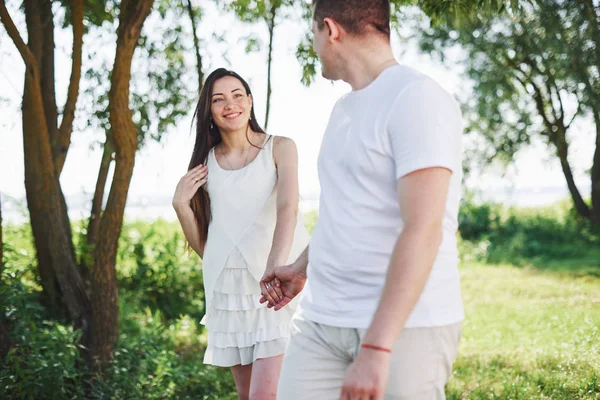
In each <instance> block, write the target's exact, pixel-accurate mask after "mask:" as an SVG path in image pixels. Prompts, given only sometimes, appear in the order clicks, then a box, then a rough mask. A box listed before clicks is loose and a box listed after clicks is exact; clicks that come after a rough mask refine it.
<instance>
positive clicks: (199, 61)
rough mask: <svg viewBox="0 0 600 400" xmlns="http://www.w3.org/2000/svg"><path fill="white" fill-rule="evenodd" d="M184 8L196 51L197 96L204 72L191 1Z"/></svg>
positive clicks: (188, 0)
mask: <svg viewBox="0 0 600 400" xmlns="http://www.w3.org/2000/svg"><path fill="white" fill-rule="evenodd" d="M186 7H187V12H188V15H189V16H190V21H191V22H192V35H193V38H194V50H195V51H196V68H197V70H198V95H200V92H201V91H202V86H203V85H204V72H203V71H202V56H201V55H200V40H199V39H198V32H197V31H196V18H195V17H194V9H193V7H192V0H187V1H186Z"/></svg>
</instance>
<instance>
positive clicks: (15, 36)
mask: <svg viewBox="0 0 600 400" xmlns="http://www.w3.org/2000/svg"><path fill="white" fill-rule="evenodd" d="M0 21H2V24H3V25H4V28H5V29H6V32H7V33H8V36H10V38H11V39H12V41H13V43H14V44H15V46H16V47H17V50H19V53H20V54H21V57H22V58H23V61H24V62H25V65H27V66H32V65H35V66H36V67H37V65H36V64H37V63H36V60H35V57H34V55H33V53H32V52H31V50H29V47H27V44H25V41H24V40H23V38H22V37H21V35H20V34H19V30H18V29H17V27H16V26H15V23H14V22H13V20H12V18H11V16H10V14H9V13H8V10H7V9H6V2H5V0H0Z"/></svg>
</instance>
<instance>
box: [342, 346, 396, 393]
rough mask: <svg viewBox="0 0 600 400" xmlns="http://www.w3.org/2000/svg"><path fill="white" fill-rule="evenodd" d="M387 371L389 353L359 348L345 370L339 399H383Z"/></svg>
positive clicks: (388, 368)
mask: <svg viewBox="0 0 600 400" xmlns="http://www.w3.org/2000/svg"><path fill="white" fill-rule="evenodd" d="M389 372H390V355H389V353H385V352H382V351H378V350H371V349H361V350H360V351H359V352H358V356H356V359H355V360H354V362H353V363H352V364H350V367H349V368H348V370H347V371H346V377H345V379H344V385H343V386H342V394H341V397H340V400H383V396H384V394H385V386H386V385H387V381H388V377H389Z"/></svg>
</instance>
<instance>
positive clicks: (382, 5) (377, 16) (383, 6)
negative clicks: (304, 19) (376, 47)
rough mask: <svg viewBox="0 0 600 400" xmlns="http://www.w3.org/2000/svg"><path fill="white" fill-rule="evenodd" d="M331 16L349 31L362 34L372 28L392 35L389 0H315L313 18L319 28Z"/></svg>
mask: <svg viewBox="0 0 600 400" xmlns="http://www.w3.org/2000/svg"><path fill="white" fill-rule="evenodd" d="M325 18H331V19H333V20H334V21H336V22H337V23H338V24H340V25H341V26H342V27H343V28H344V29H345V30H346V31H347V32H348V33H351V34H354V35H362V34H365V33H367V32H369V31H370V30H373V31H374V32H379V33H381V34H383V35H385V36H386V37H387V38H388V39H389V37H390V2H389V0H313V19H314V20H315V21H316V22H317V26H318V27H319V30H321V29H323V26H324V25H325V23H324V20H325Z"/></svg>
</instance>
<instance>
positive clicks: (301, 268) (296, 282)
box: [260, 246, 309, 311]
mask: <svg viewBox="0 0 600 400" xmlns="http://www.w3.org/2000/svg"><path fill="white" fill-rule="evenodd" d="M308 248H309V246H306V249H304V251H303V252H302V254H300V256H299V257H298V258H297V259H296V261H294V263H293V264H290V265H284V266H281V267H275V269H274V270H273V272H271V274H270V275H268V276H265V277H263V280H264V281H267V282H272V284H274V285H278V287H280V288H281V292H282V293H283V300H280V301H279V302H277V303H269V304H268V305H267V307H269V308H272V307H274V308H275V311H279V310H281V309H282V308H283V307H285V306H286V305H287V304H288V303H289V302H290V301H292V299H293V298H294V297H296V296H297V295H298V294H299V293H300V292H301V291H302V289H303V288H304V284H305V283H306V268H307V266H308ZM275 278H277V279H275ZM266 301H267V298H266V297H265V296H263V297H261V299H260V302H261V303H264V302H266Z"/></svg>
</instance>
